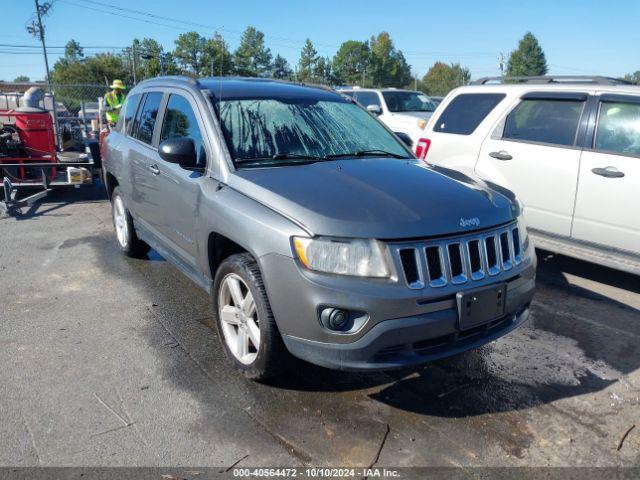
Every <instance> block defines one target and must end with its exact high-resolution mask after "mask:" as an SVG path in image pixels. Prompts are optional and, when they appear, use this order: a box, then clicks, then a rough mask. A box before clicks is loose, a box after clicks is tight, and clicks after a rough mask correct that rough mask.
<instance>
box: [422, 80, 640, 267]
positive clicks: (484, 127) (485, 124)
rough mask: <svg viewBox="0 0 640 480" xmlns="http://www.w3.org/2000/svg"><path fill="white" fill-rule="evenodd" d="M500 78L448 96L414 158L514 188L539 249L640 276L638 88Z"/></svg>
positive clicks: (604, 82) (595, 82)
mask: <svg viewBox="0 0 640 480" xmlns="http://www.w3.org/2000/svg"><path fill="white" fill-rule="evenodd" d="M503 80H504V79H503ZM496 81H498V82H499V79H482V80H479V81H477V82H475V84H473V85H470V86H466V87H461V88H458V89H456V90H453V91H452V92H451V93H449V95H448V96H447V97H446V98H445V99H444V100H443V102H442V104H441V105H440V106H439V107H438V111H437V113H436V115H434V116H433V117H432V118H431V120H430V121H429V122H428V124H427V126H426V128H425V129H424V131H423V132H421V134H420V135H419V136H416V137H414V138H413V140H414V142H415V144H416V155H417V156H418V157H420V158H423V159H425V160H426V161H428V162H429V163H430V164H433V165H438V166H441V167H447V168H452V169H455V170H460V171H462V172H467V173H470V172H472V173H474V174H475V175H477V176H480V177H482V178H483V179H485V180H487V181H489V182H492V183H496V184H499V185H502V186H505V187H507V188H509V189H511V190H512V191H514V192H515V193H516V194H517V196H518V197H519V198H520V200H521V201H522V203H523V204H524V206H525V219H526V221H527V224H528V226H529V227H530V232H531V235H532V237H533V238H534V239H535V242H536V246H537V247H540V248H543V249H546V250H551V251H554V252H558V253H563V254H566V255H570V256H574V257H578V258H583V259H586V260H589V261H592V262H594V263H599V264H603V265H607V266H610V267H613V268H617V269H620V270H626V271H629V272H633V273H636V274H640V211H639V210H640V87H637V86H632V85H629V84H626V83H625V82H622V81H620V80H615V79H609V78H605V77H589V78H585V77H572V78H566V77H555V78H552V77H530V78H524V79H523V78H520V79H513V80H512V81H513V83H506V84H505V83H501V82H499V83H494V82H496Z"/></svg>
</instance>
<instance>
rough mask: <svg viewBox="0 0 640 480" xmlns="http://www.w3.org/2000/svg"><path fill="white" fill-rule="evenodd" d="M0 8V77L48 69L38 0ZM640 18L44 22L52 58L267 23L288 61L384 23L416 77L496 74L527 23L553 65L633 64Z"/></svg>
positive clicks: (102, 3)
mask: <svg viewBox="0 0 640 480" xmlns="http://www.w3.org/2000/svg"><path fill="white" fill-rule="evenodd" d="M114 6H115V7H119V8H123V9H134V10H138V11H141V12H145V13H146V14H138V13H133V12H130V11H127V10H118V9H117V8H114ZM3 11H4V12H3V15H2V17H3V20H2V28H1V29H0V80H6V81H11V80H13V79H14V78H15V77H16V76H18V75H27V76H29V77H30V78H31V79H32V80H41V79H44V77H45V73H44V72H45V70H44V61H43V57H42V54H41V50H38V48H37V47H38V46H39V43H38V41H37V40H36V39H34V38H33V37H31V36H30V35H29V34H28V33H27V32H26V30H25V24H26V23H27V22H28V21H29V20H30V18H31V17H32V15H33V13H34V2H33V1H32V0H7V1H6V2H3ZM114 14H115V15H114ZM154 15H155V16H154ZM125 17H133V18H125ZM158 17H169V18H170V19H172V20H167V19H165V18H158ZM639 18H640V1H638V0H609V1H603V0H582V1H577V0H534V1H523V0H519V1H494V0H483V1H478V0H476V1H473V0H446V1H439V2H432V1H428V0H422V1H417V0H396V1H392V2H390V1H381V0H369V1H361V0H350V1H338V0H322V1H319V0H298V1H295V0H279V1H269V0H262V1H257V0H236V1H228V0H227V1H219V0H209V1H207V0H178V1H176V0H171V1H168V0H136V1H135V2H132V1H130V0H95V1H94V0H56V3H55V5H54V8H53V10H52V12H51V13H50V15H49V16H48V17H47V18H46V19H45V25H46V38H47V43H48V46H51V47H52V48H51V49H50V59H49V61H50V63H51V65H53V63H55V60H56V58H58V57H59V56H60V55H61V53H62V51H63V50H62V48H56V47H63V46H64V45H65V43H66V42H67V41H68V40H70V39H71V38H73V39H75V40H77V41H79V42H80V44H81V45H82V46H84V47H87V48H86V49H85V54H91V53H96V52H102V51H109V50H111V51H113V50H115V51H119V50H120V48H122V47H125V46H127V45H131V42H132V40H133V39H134V38H136V37H137V38H143V37H152V38H155V39H156V40H158V41H159V42H160V43H162V44H163V46H164V47H165V50H171V49H173V46H174V43H173V42H174V40H175V38H176V37H177V36H178V35H179V34H180V33H182V32H185V31H188V30H196V31H198V32H199V33H201V34H203V35H206V36H210V35H212V34H213V32H214V31H218V32H219V33H221V34H222V35H223V36H224V37H225V40H226V41H227V42H228V43H229V44H230V46H231V48H232V49H234V48H235V47H236V46H237V45H238V42H239V39H240V35H241V33H242V31H243V30H244V29H245V28H246V27H247V26H248V25H253V26H254V27H256V28H258V29H259V30H261V31H262V32H264V34H265V40H266V43H267V46H268V47H269V48H270V49H271V51H272V53H273V54H274V56H275V54H276V53H279V54H281V55H282V56H284V57H285V58H286V59H287V60H288V61H289V62H290V63H291V64H292V65H295V64H297V61H298V58H299V54H300V49H301V48H302V45H303V43H304V41H305V39H306V38H307V37H308V38H310V39H311V40H312V42H313V43H314V45H315V47H316V50H318V52H319V53H320V54H321V55H325V56H330V57H332V56H333V55H334V54H335V52H336V50H337V49H338V47H339V46H340V44H341V43H342V42H344V41H346V40H367V39H368V38H370V37H371V35H374V34H377V33H379V32H381V31H387V32H389V33H390V34H391V38H392V39H393V41H394V43H395V46H396V48H398V49H400V50H402V52H403V53H404V55H405V57H406V58H407V61H408V62H409V64H410V65H411V66H412V70H413V73H414V74H415V75H418V76H419V77H422V76H423V75H424V74H425V73H426V72H427V70H428V69H429V67H430V66H431V65H432V64H433V63H434V62H435V61H439V60H440V61H445V62H459V63H461V64H462V65H463V66H466V67H468V68H469V69H470V70H471V75H472V78H474V79H475V78H479V77H484V76H492V75H499V74H500V70H499V68H498V55H499V54H500V53H501V52H502V53H504V54H505V56H506V57H507V58H508V54H509V52H511V51H512V50H514V49H515V48H516V47H517V44H518V41H519V40H520V38H522V36H523V35H524V34H525V33H526V32H527V31H531V32H532V33H533V34H534V35H535V36H536V37H537V38H538V40H539V42H540V44H541V45H542V48H543V49H544V51H545V54H546V57H547V63H548V65H549V73H551V74H555V75H560V74H563V75H588V74H598V75H606V76H622V75H624V74H626V73H632V72H634V71H637V70H640V47H639V45H640V24H639V23H638V19H639ZM192 23H195V24H198V25H197V26H195V25H191V24H192ZM16 45H26V46H33V47H35V48H25V47H18V46H16ZM88 47H96V48H88Z"/></svg>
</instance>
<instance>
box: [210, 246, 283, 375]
mask: <svg viewBox="0 0 640 480" xmlns="http://www.w3.org/2000/svg"><path fill="white" fill-rule="evenodd" d="M229 274H235V275H237V276H239V277H240V278H241V279H242V280H243V281H244V283H245V284H246V287H248V289H249V290H250V291H251V294H252V295H253V299H254V302H255V305H256V312H257V314H258V326H259V329H260V342H259V343H260V345H259V348H258V350H257V356H256V358H255V360H254V361H253V362H252V363H250V364H245V363H242V362H240V361H239V360H238V359H237V358H236V356H235V355H234V353H232V352H231V349H230V348H229V345H228V344H227V341H226V337H225V333H224V331H223V327H222V320H221V318H220V315H219V300H220V289H221V287H222V283H223V280H224V279H225V278H226V277H227V276H228V275H229ZM213 316H214V320H215V324H216V329H217V331H218V335H219V337H220V343H221V344H222V348H223V349H224V352H225V354H226V355H227V358H228V359H229V361H230V362H231V363H232V364H233V366H234V367H235V368H236V369H237V370H239V371H240V372H241V373H242V374H243V375H244V376H245V377H246V378H248V379H251V380H255V381H262V380H266V379H269V378H273V377H275V376H278V375H280V374H282V373H284V372H285V371H286V369H287V368H288V367H289V366H290V365H291V363H292V361H293V357H291V354H290V353H289V352H288V350H287V348H286V347H285V345H284V342H283V341H282V337H281V335H280V331H279V330H278V326H277V325H276V321H275V319H274V317H273V313H272V311H271V306H270V305H269V299H268V298H267V292H266V290H265V288H264V283H263V282H262V275H261V273H260V269H259V268H258V264H257V263H256V261H255V259H254V258H253V256H252V255H250V254H248V253H241V254H237V255H232V256H230V257H228V258H227V259H226V260H224V261H223V262H222V263H221V264H220V267H219V268H218V270H217V272H216V275H215V279H214V288H213Z"/></svg>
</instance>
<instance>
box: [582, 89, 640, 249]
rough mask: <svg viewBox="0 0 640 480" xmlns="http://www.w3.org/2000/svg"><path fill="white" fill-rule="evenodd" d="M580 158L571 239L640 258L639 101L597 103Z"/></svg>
mask: <svg viewBox="0 0 640 480" xmlns="http://www.w3.org/2000/svg"><path fill="white" fill-rule="evenodd" d="M590 146H591V147H592V148H590V149H588V150H585V151H584V152H583V153H582V160H581V162H580V177H579V182H578V196H577V199H576V210H575V217H574V220H573V232H572V236H573V237H574V238H576V239H578V240H585V241H588V242H593V243H598V244H600V245H602V246H605V247H613V248H616V249H620V250H626V251H629V252H632V253H636V254H640V214H639V213H638V206H640V96H637V97H633V96H622V95H603V96H601V97H600V102H599V109H598V116H597V123H596V131H595V135H594V139H593V143H592V145H590Z"/></svg>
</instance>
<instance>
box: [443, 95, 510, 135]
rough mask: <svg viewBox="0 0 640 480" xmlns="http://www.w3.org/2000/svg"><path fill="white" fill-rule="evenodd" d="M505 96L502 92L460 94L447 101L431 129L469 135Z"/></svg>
mask: <svg viewBox="0 0 640 480" xmlns="http://www.w3.org/2000/svg"><path fill="white" fill-rule="evenodd" d="M505 97H506V95H505V94H504V93H463V94H460V95H458V96H457V97H455V98H454V99H453V100H451V102H449V105H447V106H446V108H445V109H444V111H443V112H442V113H441V114H440V117H439V118H438V121H437V122H436V124H435V127H434V128H433V130H434V131H435V132H442V133H455V134H458V135H470V134H472V133H473V132H474V131H475V129H476V128H478V125H480V123H481V122H482V121H483V120H484V119H485V118H486V117H487V115H489V113H491V111H492V110H493V109H494V108H495V107H496V106H497V105H498V104H499V103H500V102H501V101H502V100H503V99H504V98H505Z"/></svg>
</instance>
